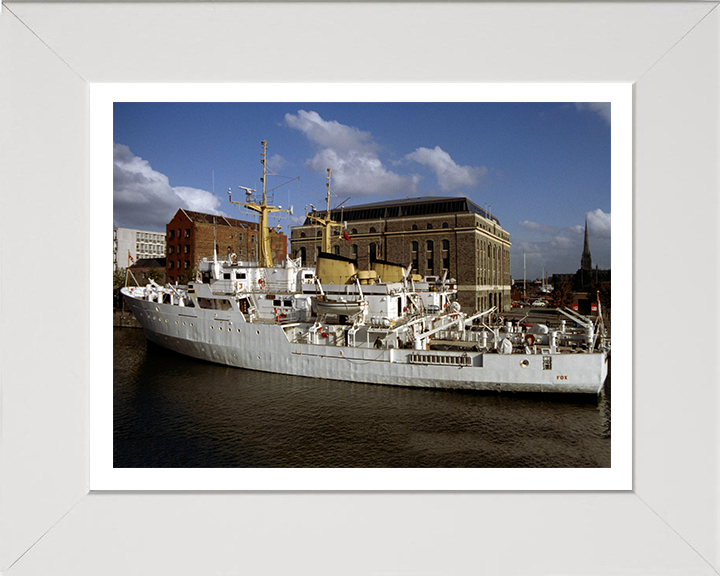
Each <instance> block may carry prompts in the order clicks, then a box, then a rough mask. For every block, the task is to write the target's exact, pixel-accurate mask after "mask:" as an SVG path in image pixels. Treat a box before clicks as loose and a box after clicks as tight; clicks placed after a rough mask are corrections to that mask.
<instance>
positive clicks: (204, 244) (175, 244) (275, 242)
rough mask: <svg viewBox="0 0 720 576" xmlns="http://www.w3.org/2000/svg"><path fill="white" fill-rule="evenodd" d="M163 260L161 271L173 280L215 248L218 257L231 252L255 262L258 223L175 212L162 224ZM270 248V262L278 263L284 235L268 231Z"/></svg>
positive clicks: (185, 274) (283, 252) (283, 255)
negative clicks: (165, 253)
mask: <svg viewBox="0 0 720 576" xmlns="http://www.w3.org/2000/svg"><path fill="white" fill-rule="evenodd" d="M165 238H166V243H167V261H166V266H165V274H166V277H167V280H168V282H170V283H175V282H178V281H180V279H181V277H183V280H185V279H187V278H188V276H189V275H193V274H194V273H193V270H194V267H195V266H197V263H198V261H199V260H201V259H202V258H208V259H211V258H212V257H213V249H214V248H217V255H218V258H221V259H225V258H227V257H228V255H229V254H235V255H236V257H237V260H238V261H243V262H247V261H250V262H256V261H257V259H258V248H259V247H258V242H259V235H258V225H257V223H256V222H245V221H243V220H236V219H235V218H227V217H225V216H214V215H212V214H203V213H202V212H193V211H192V210H183V209H182V208H181V209H180V210H178V211H177V212H176V213H175V216H173V218H172V220H170V222H169V223H168V225H167V227H166V236H165ZM270 247H271V250H272V257H273V263H274V264H282V262H283V261H284V260H285V258H286V256H287V237H286V236H285V234H282V233H278V232H275V231H271V232H270Z"/></svg>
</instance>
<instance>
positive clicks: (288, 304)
mask: <svg viewBox="0 0 720 576" xmlns="http://www.w3.org/2000/svg"><path fill="white" fill-rule="evenodd" d="M283 306H286V307H288V308H289V307H290V306H292V300H285V302H283Z"/></svg>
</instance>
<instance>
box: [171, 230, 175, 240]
mask: <svg viewBox="0 0 720 576" xmlns="http://www.w3.org/2000/svg"><path fill="white" fill-rule="evenodd" d="M173 238H175V230H170V240H172V239H173Z"/></svg>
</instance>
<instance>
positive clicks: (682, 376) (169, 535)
mask: <svg viewBox="0 0 720 576" xmlns="http://www.w3.org/2000/svg"><path fill="white" fill-rule="evenodd" d="M715 7H716V6H715V4H714V3H663V4H655V5H645V4H628V5H616V4H612V5H606V4H601V3H598V4H592V3H584V4H569V5H565V4H563V5H557V4H543V3H538V4H524V5H517V4H513V3H508V4H480V3H478V4H474V3H463V4H454V5H436V4H394V5H377V4H354V3H343V4H303V3H290V4H272V3H267V4H244V3H237V4H222V5H220V4H193V3H188V4H176V5H173V6H172V7H169V6H165V5H162V4H150V5H136V4H112V5H101V4H71V3H68V4H64V3H57V4H33V3H23V2H16V3H10V4H6V5H3V7H2V13H0V24H1V27H0V31H2V34H1V35H0V42H2V48H3V54H4V56H3V59H2V61H0V62H1V65H2V70H3V76H5V77H7V79H8V80H9V81H8V82H7V83H6V86H8V88H7V89H6V94H7V98H4V99H3V107H2V109H1V110H2V115H3V125H5V126H7V127H8V130H7V131H5V133H4V135H3V137H2V146H3V155H2V161H1V162H2V164H0V168H1V169H2V173H3V174H4V183H6V184H5V186H4V192H3V200H4V204H6V205H7V206H8V208H9V209H7V210H3V215H2V236H0V239H1V240H2V242H1V243H0V248H1V249H2V255H3V257H2V262H1V263H2V270H3V280H2V301H0V313H1V314H2V323H3V326H4V327H5V328H6V329H5V330H4V331H3V336H2V338H3V349H4V351H5V352H4V357H5V358H7V359H8V360H9V361H6V362H3V367H2V386H3V388H2V421H3V473H2V478H1V480H0V486H1V487H2V490H3V492H2V493H3V498H2V499H1V502H2V503H1V504H0V505H1V506H2V507H3V509H2V514H0V517H1V518H2V520H1V521H0V522H1V523H0V538H1V542H2V547H1V548H0V552H1V554H2V556H1V557H0V566H1V569H2V570H7V571H8V573H9V574H13V573H18V574H41V573H43V572H46V571H47V570H48V569H50V568H52V569H54V570H55V571H59V572H60V573H72V574H85V573H87V574H91V573H97V572H98V571H99V570H102V571H104V572H106V573H107V572H108V571H109V573H113V571H117V572H118V573H120V572H126V571H128V570H132V571H134V572H135V573H137V572H138V571H139V572H141V573H157V572H158V571H164V572H167V571H173V572H176V573H191V572H198V571H204V572H211V573H224V574H239V573H245V572H248V571H258V570H263V571H264V572H265V573H268V572H270V573H278V574H279V573H286V572H287V571H289V570H292V571H293V572H300V573H318V572H320V573H328V574H329V573H337V571H338V569H340V570H342V571H344V572H350V573H357V574H418V573H422V574H465V573H477V571H478V570H481V571H484V572H488V573H507V574H516V573H524V572H527V571H528V570H532V571H533V573H541V574H559V573H573V574H605V573H617V574H624V573H626V574H638V573H640V574H642V573H647V574H663V573H666V574H673V573H690V574H714V573H716V572H717V570H718V568H719V567H720V552H719V548H718V546H719V545H720V543H719V542H718V537H717V531H716V530H714V526H715V522H716V518H717V506H716V504H715V503H716V502H717V498H718V493H717V492H718V489H717V485H718V484H719V482H718V478H717V472H716V471H715V466H714V465H715V461H716V458H717V453H718V450H717V447H718V437H717V431H716V427H715V425H714V421H715V419H714V414H715V412H716V411H717V408H718V404H717V383H716V375H715V370H714V369H713V366H712V361H711V360H712V358H713V353H712V348H713V343H712V340H711V339H706V338H696V337H693V335H692V333H691V334H690V336H689V338H678V337H677V336H676V335H675V333H676V332H677V330H676V329H675V325H677V324H680V325H681V326H683V327H684V326H685V325H687V323H690V324H692V322H693V320H692V318H694V317H697V318H698V319H699V320H698V321H699V322H701V323H702V318H704V316H705V315H706V314H705V313H704V312H700V311H701V310H710V315H709V316H710V317H711V318H713V313H712V311H713V310H714V308H713V306H710V307H708V308H705V307H702V306H698V305H697V298H695V297H694V296H695V294H698V293H702V292H700V290H698V288H699V286H701V285H703V284H701V281H700V277H701V275H702V272H703V271H704V270H708V271H711V270H712V269H713V267H714V265H715V263H716V257H717V256H716V246H717V242H716V238H715V232H714V230H715V223H714V217H713V216H714V211H713V210H710V209H708V207H711V206H713V205H714V204H713V203H714V202H716V198H715V197H716V193H717V169H716V163H717V152H718V150H717V130H718V126H717V122H715V121H711V120H712V119H717V106H718V104H717V103H718V101H719V100H718V94H717V74H718V61H717V60H718V54H717V52H716V50H715V47H716V45H717V30H718V21H717V18H718V16H717V11H716V10H715ZM261 21H265V22H273V26H271V27H269V28H267V27H260V28H262V30H260V29H258V28H256V27H254V26H249V25H248V23H249V22H261ZM340 21H342V22H345V23H346V24H345V25H343V26H342V27H339V26H338V24H337V23H338V22H340ZM347 22H352V25H351V26H349V25H348V24H347ZM349 32H350V33H349ZM370 32H371V34H370ZM368 38H372V39H373V41H368ZM551 39H552V40H551ZM431 40H432V41H431ZM88 46H92V47H93V49H92V50H88ZM328 46H333V49H332V50H328ZM390 54H392V58H390V57H388V56H389V55H390ZM458 55H462V57H458ZM450 56H452V57H450ZM158 82H167V83H168V84H165V85H158V84H157V83H158ZM181 82H182V83H183V84H182V85H181V84H179V83H181ZM358 82H360V83H362V84H361V85H358V84H357V83H358ZM520 82H523V83H526V84H525V85H521V84H519V83H520ZM509 83H512V84H509ZM527 83H530V85H528V84H527ZM150 84H152V85H150ZM209 84H214V85H210V86H209ZM478 87H483V90H484V91H485V93H486V97H484V98H483V97H480V96H479V95H478ZM606 89H607V90H616V92H614V93H613V94H614V95H610V96H608V94H609V92H606V93H605V96H602V93H603V90H606ZM318 90H320V91H322V94H323V95H324V97H322V98H321V97H319V96H318ZM343 90H344V91H345V92H344V93H343ZM503 90H504V91H505V92H503ZM523 90H525V95H524V96H519V94H520V93H521V92H522V91H523ZM348 91H350V93H351V94H352V97H348ZM413 91H415V92H424V95H423V97H422V98H412V97H411V93H412V92H413ZM563 91H564V94H565V96H564V97H563V96H560V95H559V94H562V93H563ZM280 92H282V95H278V93H280ZM272 94H275V95H276V96H274V97H273V96H272ZM290 94H292V96H290ZM527 94H532V96H528V95H527ZM592 94H596V95H597V94H601V96H593V95H592ZM630 94H632V102H631V101H630V97H629V96H630ZM213 100H215V101H238V102H252V101H255V102H264V101H276V102H288V101H296V102H302V101H305V102H308V101H310V102H312V101H315V102H333V101H338V102H343V101H367V102H391V101H396V102H414V101H420V102H451V101H483V100H484V101H495V102H509V101H545V102H570V103H575V102H579V103H593V102H612V114H613V116H612V122H613V123H612V133H613V154H615V152H616V150H617V151H618V152H620V151H622V154H621V155H620V156H619V157H616V156H614V155H613V159H612V160H613V163H612V178H613V198H612V204H613V210H612V212H613V236H612V240H613V265H612V267H613V268H615V269H616V280H617V277H618V276H617V274H618V268H619V269H620V270H622V271H623V272H625V273H626V274H627V275H629V276H630V278H631V285H632V295H630V294H629V293H627V294H626V297H623V295H622V292H623V291H622V290H619V291H618V292H615V293H614V294H613V298H615V296H616V295H619V299H618V302H620V307H619V309H616V308H615V307H614V309H615V312H616V314H615V315H614V316H613V320H614V322H613V327H615V325H616V324H615V323H616V322H617V323H618V325H619V326H621V327H622V328H620V329H619V330H618V334H619V335H620V336H619V338H618V336H617V334H616V333H613V352H615V353H616V354H617V355H618V357H619V358H621V360H620V361H619V365H620V367H618V366H617V365H616V363H614V366H613V373H614V374H616V376H617V378H616V386H615V387H613V391H614V392H616V395H614V397H613V408H614V410H613V415H612V424H613V432H612V441H613V445H612V465H611V466H610V467H608V468H599V469H592V470H585V469H576V468H572V469H566V470H538V469H528V470H524V469H523V470H514V471H512V472H513V474H509V475H508V473H507V472H508V471H507V470H475V469H463V470H460V471H457V470H456V471H450V470H448V469H445V468H436V469H430V470H425V469H423V470H418V469H402V468H398V469H396V470H382V471H377V470H354V471H350V470H347V469H344V468H337V469H315V470H305V469H292V470H280V469H268V470H264V471H260V470H256V469H250V470H245V471H244V472H242V473H240V471H239V470H235V469H233V470H222V471H220V473H219V474H218V471H217V470H212V471H210V475H208V470H204V469H199V468H194V469H192V468H191V469H186V468H182V469H173V468H165V469H162V470H151V471H149V470H142V469H135V468H131V469H127V468H125V469H122V468H120V469H119V468H113V465H112V427H111V426H108V418H110V419H111V418H112V413H111V412H112V395H111V392H110V391H111V386H112V384H111V382H112V380H111V378H112V375H111V370H112V365H113V359H112V347H111V346H108V339H107V333H108V328H106V327H110V322H109V316H108V317H106V318H103V317H102V314H103V313H102V312H100V318H99V319H97V318H96V317H95V316H96V313H95V312H96V311H100V310H102V309H103V303H104V302H106V301H107V297H106V296H105V295H104V294H105V292H106V290H105V288H107V287H108V284H109V273H108V275H107V279H106V278H105V276H104V275H103V274H96V273H95V270H97V269H100V270H102V269H103V265H102V263H101V262H102V261H104V258H105V257H106V256H105V254H106V252H107V251H108V250H109V247H106V246H104V245H103V243H102V242H103V241H102V238H103V235H104V234H105V231H104V230H105V228H107V227H108V226H109V220H108V215H110V214H111V212H112V197H111V194H112V190H111V187H107V182H108V173H107V171H108V170H109V169H110V165H109V162H107V163H106V162H104V161H101V162H99V163H98V162H96V158H101V159H103V158H107V159H109V158H110V157H111V156H112V126H111V125H109V124H108V123H107V122H108V120H110V119H111V117H109V114H110V113H111V109H112V103H113V102H122V101H124V102H142V101H150V102H175V101H183V102H209V101H213ZM616 111H617V115H616ZM631 115H632V118H633V120H632V124H630V121H629V118H630V117H631ZM616 121H617V123H616ZM360 128H362V127H360ZM616 135H618V136H620V137H621V138H620V140H624V144H622V143H618V145H617V147H616V145H615V144H616V142H615V136H616ZM622 146H626V148H624V149H623V148H622ZM631 149H632V160H633V163H634V166H632V180H631V179H630V174H631V172H630V168H631V167H630V166H629V162H628V160H629V158H630V150H631ZM623 162H626V164H623ZM98 166H99V167H100V168H99V171H98ZM111 179H112V175H110V180H111ZM631 184H632V185H631ZM616 192H617V193H618V194H619V196H617V197H616V196H615V193H616ZM19 215H22V217H19ZM30 216H32V218H30ZM109 217H110V218H112V216H111V215H110V216H109ZM30 220H31V221H32V222H33V226H32V230H33V232H30V231H29V229H28V225H29V221H30ZM673 230H677V231H680V230H682V231H690V233H691V234H692V236H691V237H692V238H693V242H691V243H687V242H683V241H682V239H683V238H684V237H686V235H682V236H680V235H677V234H672V233H671V232H672V231H673ZM616 231H617V232H618V233H617V234H616ZM693 232H694V233H695V234H693ZM695 236H697V238H695ZM108 242H109V241H108ZM616 242H617V244H616ZM108 246H109V244H108ZM623 262H624V263H625V264H623ZM616 263H617V264H616ZM623 265H625V266H626V268H625V269H623ZM48 273H50V278H47V280H45V275H46V274H48ZM38 275H42V276H43V278H41V279H40V281H35V280H33V278H34V277H35V276H38ZM669 278H671V279H672V280H670V281H668V279H669ZM686 279H689V280H690V281H689V282H688V281H687V280H686ZM678 280H679V282H678ZM670 286H672V287H673V289H670ZM676 287H677V288H679V289H675V288H676ZM686 287H687V288H686ZM683 288H686V289H685V290H683ZM616 289H617V287H616ZM688 302H689V303H691V305H690V306H687V304H686V303H688ZM21 303H22V305H21ZM614 304H615V300H614ZM618 310H619V312H618ZM695 310H697V311H698V312H699V314H697V315H696V314H694V312H695ZM108 314H109V313H108ZM688 317H689V318H688ZM683 332H684V331H683ZM691 332H692V331H691ZM623 335H624V337H625V339H624V340H623ZM618 342H619V343H618ZM618 350H620V351H619V352H618ZM623 352H625V354H626V356H625V359H624V360H622V357H623ZM616 354H613V357H615V356H616ZM621 374H622V375H621ZM108 410H110V412H108ZM108 430H109V431H110V434H108ZM226 472H227V474H225V473H226ZM178 491H181V492H182V493H179V492H178ZM708 503H710V504H708ZM149 538H152V539H154V542H155V544H156V545H155V546H153V547H150V548H149V547H148V546H147V545H146V542H147V541H148V539H149ZM559 538H560V539H561V540H562V541H563V542H564V543H565V544H564V546H563V550H562V552H560V551H558V550H557V547H556V546H553V543H557V542H558V539H559ZM320 539H322V542H323V552H322V553H320V551H319V550H318V549H317V544H318V542H319V541H321V540H320ZM237 542H242V544H241V545H240V548H238V546H237ZM358 542H359V543H361V544H362V546H363V548H364V549H366V550H369V551H371V552H369V553H367V554H364V555H363V558H361V559H360V560H358V561H353V562H350V561H349V560H348V558H349V557H351V556H352V555H353V554H352V551H353V550H354V549H355V547H356V544H357V543H358ZM430 542H432V546H429V545H428V544H429V543H430ZM517 542H523V547H524V553H523V554H521V555H519V554H517V550H516V544H517ZM278 544H280V545H281V546H282V547H284V549H286V550H287V551H288V552H289V553H288V554H282V555H278V554H277V553H275V552H273V550H276V549H277V545H278ZM458 544H459V546H458ZM118 549H122V550H124V551H125V552H124V553H123V556H122V558H118V559H117V561H114V562H113V564H112V566H109V565H108V558H110V557H113V556H115V553H114V552H113V551H116V550H118ZM171 549H172V550H175V551H177V550H183V553H182V554H177V553H176V552H174V553H173V554H172V555H170V556H169V555H168V554H167V553H165V552H167V551H169V550H171ZM328 550H329V552H328ZM163 551H165V552H163ZM211 551H212V553H211ZM588 558H593V561H589V560H588Z"/></svg>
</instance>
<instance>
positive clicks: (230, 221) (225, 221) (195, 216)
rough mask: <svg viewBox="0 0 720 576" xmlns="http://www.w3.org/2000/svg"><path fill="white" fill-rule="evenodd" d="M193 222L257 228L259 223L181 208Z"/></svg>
mask: <svg viewBox="0 0 720 576" xmlns="http://www.w3.org/2000/svg"><path fill="white" fill-rule="evenodd" d="M180 210H182V211H183V212H184V213H185V215H186V216H187V217H188V218H189V219H190V221H191V222H200V223H203V224H215V225H217V226H230V227H231V228H244V229H252V230H256V229H257V226H258V225H257V223H255V222H246V221H245V220H237V219H236V218H228V217H227V216H218V215H216V214H205V213H204V212H195V211H194V210H185V209H184V208H180Z"/></svg>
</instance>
